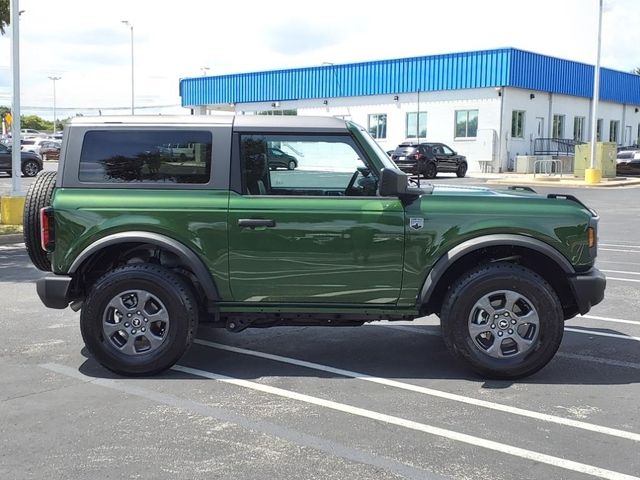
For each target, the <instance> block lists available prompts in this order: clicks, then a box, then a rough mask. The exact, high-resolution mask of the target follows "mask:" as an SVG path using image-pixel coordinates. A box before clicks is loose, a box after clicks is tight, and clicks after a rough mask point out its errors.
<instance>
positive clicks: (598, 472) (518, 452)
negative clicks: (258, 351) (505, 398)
mask: <svg viewBox="0 0 640 480" xmlns="http://www.w3.org/2000/svg"><path fill="white" fill-rule="evenodd" d="M172 369H173V370H175V371H178V372H183V373H188V374H190V375H194V376H196V377H201V378H208V379H211V380H217V381H220V382H224V383H228V384H231V385H236V386H238V387H243V388H248V389H251V390H255V391H258V392H263V393H267V394H270V395H275V396H279V397H282V398H288V399H291V400H297V401H300V402H304V403H308V404H310V405H316V406H319V407H324V408H328V409H331V410H335V411H338V412H342V413H347V414H350V415H355V416H358V417H363V418H368V419H370V420H375V421H378V422H382V423H387V424H389V425H395V426H398V427H402V428H406V429H409V430H414V431H418V432H423V433H427V434H430V435H434V436H437V437H441V438H446V439H449V440H454V441H457V442H460V443H466V444H467V445H473V446H474V447H481V448H484V449H487V450H493V451H495V452H498V453H504V454H508V455H512V456H515V457H520V458H524V459H526V460H531V461H533V462H539V463H544V464H546V465H551V466H554V467H558V468H562V469H565V470H571V471H574V472H579V473H584V474H587V475H592V476H595V477H600V478H606V479H609V480H640V477H634V476H632V475H627V474H624V473H620V472H615V471H613V470H607V469H605V468H600V467H596V466H593V465H587V464H585V463H580V462H575V461H573V460H567V459H565V458H561V457H554V456H552V455H547V454H545V453H540V452H535V451H533V450H527V449H524V448H520V447H516V446H513V445H509V444H506V443H501V442H495V441H493V440H489V439H486V438H482V437H476V436H473V435H468V434H466V433H460V432H456V431H454V430H448V429H444V428H440V427H434V426H432V425H428V424H426V423H420V422H414V421H413V420H407V419H405V418H401V417H396V416H393V415H387V414H385V413H380V412H376V411H373V410H367V409H364V408H360V407H356V406H354V405H349V404H346V403H339V402H334V401H332V400H326V399H324V398H319V397H313V396H311V395H306V394H304V393H299V392H294V391H292V390H285V389H282V388H277V387H272V386H270V385H263V384H261V383H257V382H251V381H248V380H242V379H239V378H233V377H227V376H225V375H220V374H218V373H213V372H209V371H206V370H199V369H196V368H191V367H184V366H182V365H174V366H173V367H172Z"/></svg>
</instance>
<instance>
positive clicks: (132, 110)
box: [122, 20, 135, 115]
mask: <svg viewBox="0 0 640 480" xmlns="http://www.w3.org/2000/svg"><path fill="white" fill-rule="evenodd" d="M122 23H124V24H125V25H126V26H127V27H129V30H130V31H131V115H134V114H135V112H134V93H133V92H134V89H133V85H134V83H133V25H132V24H131V22H129V20H122Z"/></svg>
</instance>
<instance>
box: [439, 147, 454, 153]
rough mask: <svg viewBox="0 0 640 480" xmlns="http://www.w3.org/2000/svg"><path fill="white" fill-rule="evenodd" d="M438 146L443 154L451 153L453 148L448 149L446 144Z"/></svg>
mask: <svg viewBox="0 0 640 480" xmlns="http://www.w3.org/2000/svg"><path fill="white" fill-rule="evenodd" d="M440 148H441V149H442V152H443V153H444V154H445V155H453V150H451V149H450V148H449V147H447V146H446V145H442V146H441V147H440Z"/></svg>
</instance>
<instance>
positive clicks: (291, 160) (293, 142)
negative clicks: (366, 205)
mask: <svg viewBox="0 0 640 480" xmlns="http://www.w3.org/2000/svg"><path fill="white" fill-rule="evenodd" d="M240 157H241V159H240V160H241V167H242V183H243V192H244V193H245V194H247V195H293V196H343V195H346V196H375V195H376V190H377V187H378V178H377V176H376V175H375V173H374V172H372V171H371V170H369V168H368V167H367V165H366V164H365V162H364V161H363V158H364V157H363V155H362V154H361V152H360V149H359V148H358V146H357V145H356V144H355V143H354V141H353V139H352V138H351V137H350V136H348V135H286V134H264V135H263V134H244V135H241V136H240Z"/></svg>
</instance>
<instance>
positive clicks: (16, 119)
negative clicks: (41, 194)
mask: <svg viewBox="0 0 640 480" xmlns="http://www.w3.org/2000/svg"><path fill="white" fill-rule="evenodd" d="M21 13H22V11H21V10H20V5H19V1H18V0H11V6H10V18H11V70H12V73H13V76H12V81H11V86H12V90H13V91H12V105H11V107H12V108H11V114H12V122H11V125H12V131H11V141H12V144H13V145H12V149H11V171H12V174H11V195H12V196H13V195H20V194H22V181H21V180H22V179H21V178H20V172H21V170H22V165H21V163H22V162H21V155H20V28H19V25H20V14H21Z"/></svg>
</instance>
